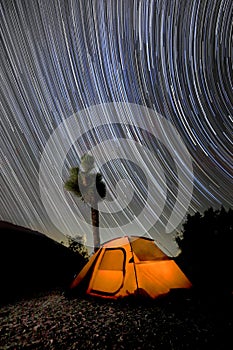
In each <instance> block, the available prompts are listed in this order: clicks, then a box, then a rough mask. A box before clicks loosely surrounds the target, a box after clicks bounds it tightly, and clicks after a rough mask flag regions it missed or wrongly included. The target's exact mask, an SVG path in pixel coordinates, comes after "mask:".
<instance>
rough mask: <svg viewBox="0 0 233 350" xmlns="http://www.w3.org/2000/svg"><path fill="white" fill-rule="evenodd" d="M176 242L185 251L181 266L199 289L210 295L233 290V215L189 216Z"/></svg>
mask: <svg viewBox="0 0 233 350" xmlns="http://www.w3.org/2000/svg"><path fill="white" fill-rule="evenodd" d="M176 242H177V244H178V246H179V248H180V249H181V254H180V255H179V256H178V258H177V262H178V263H179V264H180V265H181V266H182V268H183V270H184V271H185V272H186V274H187V276H188V277H189V278H190V280H191V281H192V283H193V286H194V287H196V288H197V289H201V290H205V291H208V293H212V294H219V293H226V292H227V293H229V292H231V291H232V290H233V268H232V248H233V211H232V209H229V210H228V211H227V210H226V209H225V208H224V207H222V208H221V209H220V210H214V209H213V208H209V209H208V210H206V211H205V212H204V214H203V215H201V214H200V213H199V212H197V213H195V214H194V215H188V216H187V220H186V222H185V223H184V224H183V230H182V234H181V235H177V237H176Z"/></svg>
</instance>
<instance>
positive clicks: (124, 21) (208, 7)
mask: <svg viewBox="0 0 233 350" xmlns="http://www.w3.org/2000/svg"><path fill="white" fill-rule="evenodd" d="M232 53H233V3H232V1H231V0H222V1H221V0H199V1H198V0H189V1H180V0H174V1H170V0H164V1H162V0H157V1H149V0H148V1H143V0H142V1H139V0H138V1H133V0H125V1H123V0H122V1H118V0H110V1H104V0H103V1H102V0H98V1H97V0H96V1H94V0H93V1H91V0H76V1H75V0H64V1H62V0H52V1H47V0H35V1H29V0H28V1H23V0H19V1H17V0H11V1H10V0H6V1H0V54H1V56H0V59H1V65H0V82H1V83H0V118H1V119H0V123H1V126H0V136H1V138H0V146H1V147H0V163H1V164H0V165H1V168H0V169H1V174H0V176H1V178H0V181H1V191H0V203H1V207H0V208H1V211H0V219H1V220H5V221H10V222H13V223H16V224H19V225H22V226H26V227H31V228H33V229H37V230H39V231H41V232H44V233H46V234H48V235H51V236H53V237H55V238H56V239H60V238H61V237H62V236H61V233H64V232H60V231H59V230H58V229H57V227H56V226H55V225H54V223H53V222H52V220H51V218H50V217H49V213H48V211H46V208H45V206H44V203H43V201H42V199H41V191H40V185H39V170H40V162H41V160H42V156H43V152H44V150H45V149H46V145H47V143H48V141H49V139H50V137H51V135H53V133H54V132H55V130H57V128H58V127H59V126H61V129H62V128H63V126H62V125H64V123H65V121H66V120H68V119H69V118H70V117H71V116H72V115H77V116H80V115H82V118H78V117H77V127H78V128H80V130H85V133H83V135H82V137H79V139H77V140H75V142H73V144H72V145H71V146H70V150H69V152H67V159H66V160H65V161H64V165H63V170H62V177H63V180H65V177H67V174H68V169H69V167H70V166H75V165H76V164H77V162H78V161H79V159H80V158H79V157H80V152H83V151H84V150H86V151H90V150H91V149H92V148H95V147H97V145H101V144H102V143H103V144H104V142H107V140H112V141H114V142H115V141H116V140H117V138H118V139H122V138H125V139H126V138H127V139H131V140H133V141H134V142H137V143H139V144H141V145H142V146H143V147H147V148H148V149H149V150H150V152H153V153H155V154H156V157H157V158H156V159H157V160H156V161H155V162H154V163H153V162H151V164H149V163H150V160H149V159H148V162H147V164H146V165H145V169H144V172H143V171H142V172H140V171H141V170H140V169H139V167H138V164H135V163H134V165H132V162H131V163H130V162H126V163H124V160H123V159H122V157H121V158H119V160H117V158H116V159H115V158H114V161H112V162H111V159H108V158H107V159H106V164H105V165H104V164H102V163H103V162H102V160H101V162H100V159H96V161H97V164H98V162H99V163H101V166H102V171H103V173H104V174H105V176H106V177H107V176H108V177H109V178H110V180H108V181H110V182H111V181H112V183H115V184H117V182H118V181H119V180H120V181H122V179H123V178H128V180H129V181H132V183H133V187H134V192H135V193H136V198H135V202H134V203H133V204H132V203H131V204H132V206H131V208H130V209H131V210H132V211H134V213H133V214H132V215H136V216H137V215H139V211H140V210H138V208H139V207H141V206H142V204H143V203H144V202H145V200H146V198H148V194H147V192H148V188H149V185H150V186H151V184H149V182H150V181H152V185H153V183H154V184H155V182H156V184H157V185H156V186H157V189H159V188H161V193H160V196H163V195H164V193H165V192H166V195H167V201H166V204H165V207H164V208H163V210H162V209H161V213H159V220H158V221H160V224H161V225H162V224H164V225H166V222H168V220H169V217H170V216H171V215H172V210H173V209H172V208H173V207H174V206H175V203H176V199H175V197H176V196H177V195H179V185H178V179H177V174H178V172H179V169H177V166H176V161H175V160H174V159H172V158H173V157H172V154H171V152H170V151H169V150H170V149H171V147H170V148H169V147H166V145H164V142H162V143H161V142H159V140H158V138H157V139H156V137H154V136H153V135H155V133H154V130H153V127H155V125H157V124H156V123H157V122H155V120H153V118H156V117H155V116H156V115H160V116H162V118H165V119H166V121H167V123H168V124H169V125H172V130H175V132H177V133H178V134H179V137H180V138H181V140H182V143H183V144H184V145H185V147H186V149H187V151H188V153H189V155H190V156H191V159H192V167H193V169H192V171H193V174H190V176H191V175H193V192H192V200H191V202H190V205H189V207H188V208H187V211H188V212H191V213H193V212H195V211H197V210H199V211H201V212H203V210H205V209H206V208H208V207H210V206H213V207H214V208H219V207H220V206H221V205H224V206H226V207H232V205H233V198H232V188H233V181H232V178H233V171H232V159H233V157H232V150H233V147H232V143H233V138H232V124H233V123H232V122H233V115H232V111H233V60H232ZM109 104H113V105H114V104H116V105H117V106H121V105H122V106H125V105H132V106H135V105H138V106H142V107H145V108H146V110H152V111H154V117H153V116H152V117H151V115H150V113H147V112H145V113H144V114H143V113H139V114H137V116H135V115H133V114H132V113H130V112H129V111H127V108H126V109H124V110H122V118H123V115H124V118H126V122H124V123H123V120H121V119H120V118H118V119H117V122H116V123H112V124H110V123H109V121H110V120H111V118H110V117H109V115H108V112H109V111H108V109H107V108H105V106H109ZM93 106H103V108H102V116H101V121H102V126H101V127H100V126H98V127H96V126H95V125H96V123H95V122H94V118H95V116H93V115H88V111H90V109H91V108H92V107H93ZM83 111H86V112H85V113H86V115H87V117H85V113H84V112H83ZM80 113H81V114H80ZM83 113H84V117H83ZM118 117H119V116H118ZM124 118H123V119H124ZM121 122H122V123H123V124H124V125H123V126H122V125H121ZM85 123H86V124H85ZM134 125H139V126H140V127H133V126H134ZM158 128H159V127H158V126H157V129H156V135H159V132H160V130H158ZM63 129H64V128H63ZM63 129H62V130H63ZM87 129H88V131H87ZM78 130H79V129H78ZM148 130H149V131H148ZM161 132H163V130H161ZM174 135H175V134H174V133H173V132H171V133H170V132H169V133H168V132H167V134H166V135H165V138H166V139H167V142H168V144H169V145H170V142H172V140H173V139H174ZM60 138H61V145H62V144H63V142H65V141H64V140H70V139H71V136H70V133H69V130H68V129H64V132H63V134H61V135H60ZM168 144H167V145H168ZM61 147H62V146H61ZM127 147H128V148H130V147H129V146H128V145H127ZM122 149H123V151H126V150H124V146H122ZM79 151H80V152H79ZM129 151H130V150H129ZM103 152H104V151H103ZM133 152H134V149H133V148H132V153H133ZM177 152H178V153H179V151H177ZM54 157H55V158H56V156H54ZM127 157H129V155H128V156H127ZM128 160H129V159H128ZM50 161H51V162H50V164H48V167H51V169H52V167H56V165H55V164H54V163H53V160H52V159H50ZM158 162H159V163H158ZM184 162H185V161H184ZM184 162H183V163H184ZM144 163H145V162H144ZM181 163H182V162H181ZM155 165H157V167H158V169H160V170H158V179H156V180H153V179H152V178H151V179H152V180H150V181H149V182H146V177H148V174H149V173H151V172H150V171H151V167H153V166H155ZM184 169H186V171H187V167H186V165H185V166H184ZM134 172H136V173H137V172H138V174H139V175H137V176H136V175H135V176H134V175H132V174H134ZM123 175H124V176H123ZM152 175H153V174H152ZM142 179H144V180H145V183H144V184H143V183H141V182H142ZM140 180H141V182H140ZM153 181H154V182H153ZM163 186H165V187H163ZM128 195H129V198H130V199H132V198H131V197H132V196H133V194H132V193H129V194H128ZM64 196H65V194H64ZM161 198H162V197H161ZM69 201H70V202H71V201H72V199H71V198H69ZM153 201H154V202H153ZM161 201H162V199H161ZM153 203H154V204H153ZM157 203H158V202H157ZM51 205H53V206H56V207H57V211H58V213H59V216H60V217H61V218H62V215H63V214H64V213H63V212H62V211H59V203H51ZM76 205H78V203H77V202H76ZM153 205H155V207H156V198H153V200H152V201H151V210H152V211H153ZM79 210H80V212H82V215H83V216H84V217H85V218H86V220H87V221H88V218H87V216H88V215H86V213H85V210H84V209H83V208H80V209H79ZM180 210H181V209H180ZM123 214H124V213H121V215H119V217H118V218H116V217H114V216H111V220H110V219H109V218H107V215H106V214H105V215H103V217H102V219H103V221H102V222H103V225H104V223H105V224H106V225H110V226H113V224H112V222H113V221H114V220H115V224H116V225H118V226H119V225H121V224H122V225H123V224H125V221H127V222H128V221H129V220H130V219H132V218H130V215H129V214H127V215H125V216H126V217H124V215H123ZM64 221H65V218H64ZM109 222H111V224H110V223H109ZM159 227H160V226H158V228H157V231H159ZM77 231H79V232H80V231H82V226H81V225H79V226H78V225H77ZM79 232H77V233H79ZM68 233H69V232H67V234H68ZM81 233H83V232H81ZM155 238H156V237H155ZM158 240H161V242H162V243H163V244H164V245H165V246H166V244H167V246H166V248H167V249H168V250H169V251H173V249H174V247H173V246H172V242H169V243H168V242H167V241H166V240H164V241H163V239H162V238H161V237H159V236H158ZM166 242H167V243H166ZM162 243H161V244H162ZM173 245H174V244H173Z"/></svg>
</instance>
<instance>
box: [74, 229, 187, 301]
mask: <svg viewBox="0 0 233 350" xmlns="http://www.w3.org/2000/svg"><path fill="white" fill-rule="evenodd" d="M190 287H191V283H190V281H189V280H188V278H187V277H186V276H185V275H184V273H183V272H182V271H181V269H180V268H179V267H178V265H177V264H176V263H175V261H174V260H173V259H172V258H170V257H168V256H167V255H166V254H164V253H163V252H162V250H161V249H159V248H158V247H157V245H156V244H155V242H154V240H152V239H149V238H145V237H137V236H130V237H127V236H126V237H121V238H116V239H113V240H111V241H108V242H106V243H104V244H103V245H102V246H101V248H100V249H99V250H98V251H97V252H96V253H95V254H94V255H93V256H92V257H91V258H90V260H89V261H88V263H87V264H86V265H85V266H84V268H83V269H82V270H81V271H80V273H79V274H78V275H77V276H76V278H75V279H74V280H73V282H72V283H71V286H70V291H71V292H72V293H73V292H74V291H77V292H78V291H84V292H85V293H87V294H89V295H92V296H99V297H103V298H112V299H117V298H119V297H126V296H129V295H143V296H149V297H151V298H153V299H154V298H156V297H158V296H160V295H163V294H167V293H168V292H169V291H170V290H171V289H178V288H190Z"/></svg>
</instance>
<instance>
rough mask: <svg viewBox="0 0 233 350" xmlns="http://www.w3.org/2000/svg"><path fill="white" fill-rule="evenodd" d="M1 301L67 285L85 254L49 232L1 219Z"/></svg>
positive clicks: (82, 262) (78, 268) (82, 261)
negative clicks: (73, 250) (38, 230)
mask: <svg viewBox="0 0 233 350" xmlns="http://www.w3.org/2000/svg"><path fill="white" fill-rule="evenodd" d="M0 232H1V236H0V276H1V287H0V303H1V302H5V301H10V300H13V299H15V298H19V297H22V296H27V295H31V294H33V293H37V292H40V291H45V290H49V289H53V288H66V287H67V286H68V284H69V283H70V282H71V281H72V279H73V277H74V275H75V274H76V273H78V272H79V271H80V269H81V268H82V266H83V265H84V264H85V261H84V259H83V257H82V256H81V255H80V254H78V253H74V252H72V251H71V250H70V249H69V248H67V247H65V246H63V245H62V244H60V243H58V242H56V241H54V240H53V239H51V238H49V237H47V236H46V235H44V234H42V233H40V232H37V231H33V230H30V229H28V228H25V227H21V226H17V225H14V224H11V223H9V222H5V221H0Z"/></svg>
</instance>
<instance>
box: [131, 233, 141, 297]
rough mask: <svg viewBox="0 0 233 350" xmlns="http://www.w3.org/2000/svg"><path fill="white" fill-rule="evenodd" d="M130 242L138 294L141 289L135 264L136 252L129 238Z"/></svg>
mask: <svg viewBox="0 0 233 350" xmlns="http://www.w3.org/2000/svg"><path fill="white" fill-rule="evenodd" d="M128 241H129V244H130V248H131V253H132V258H133V268H134V274H135V280H136V286H137V293H138V290H139V288H138V278H137V271H136V267H135V262H134V252H133V248H132V244H131V241H130V238H129V237H128Z"/></svg>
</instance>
